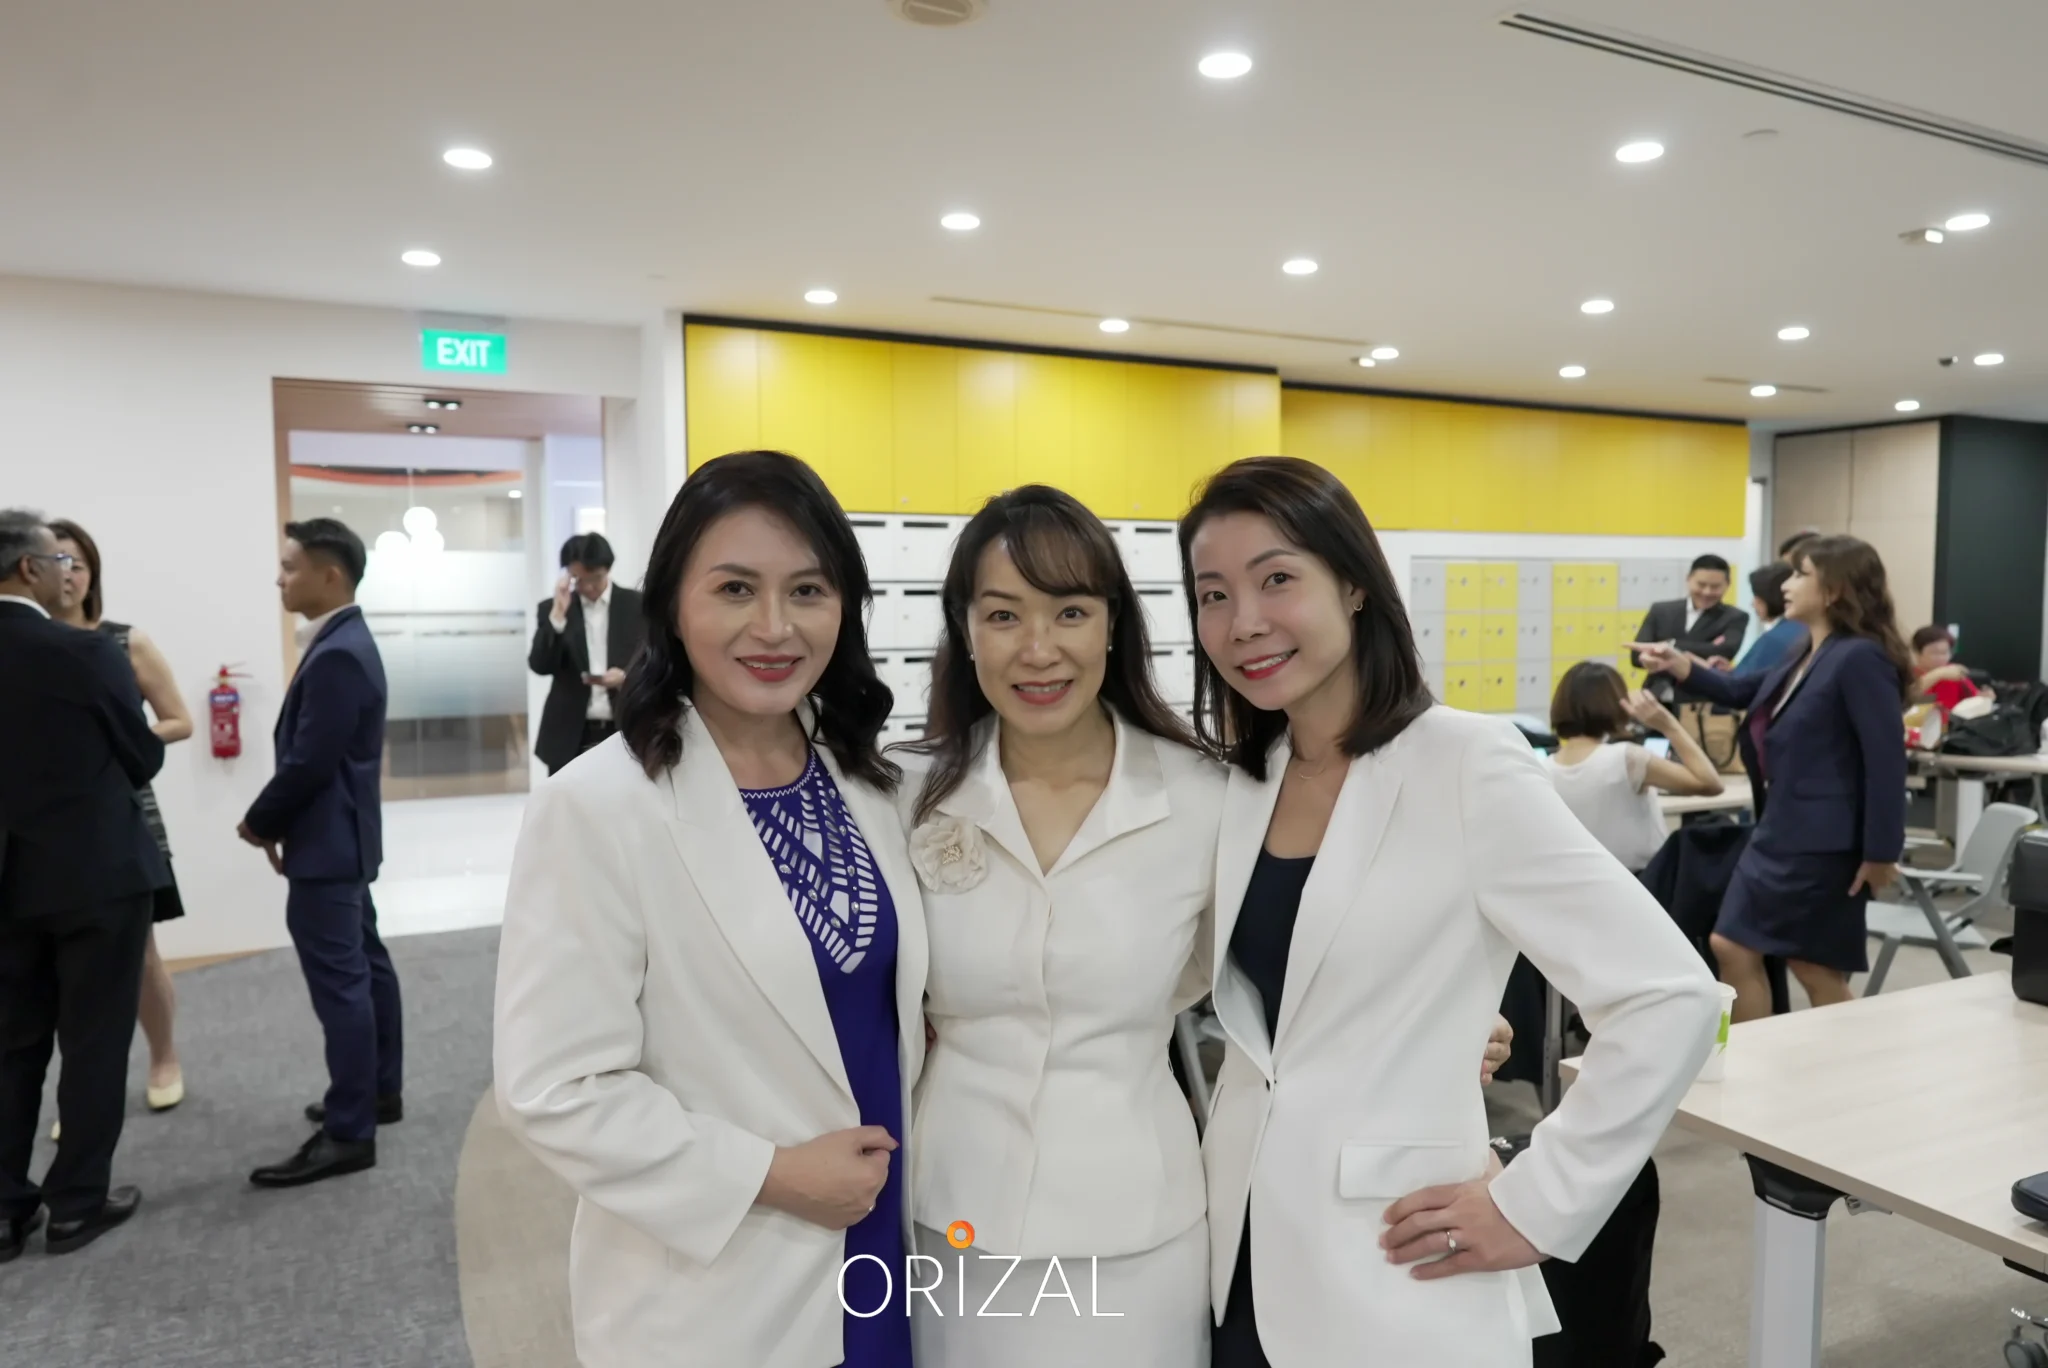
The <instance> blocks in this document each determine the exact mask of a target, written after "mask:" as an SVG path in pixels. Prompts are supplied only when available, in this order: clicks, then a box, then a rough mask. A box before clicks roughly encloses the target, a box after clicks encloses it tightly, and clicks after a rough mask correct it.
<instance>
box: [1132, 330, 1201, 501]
mask: <svg viewBox="0 0 2048 1368" xmlns="http://www.w3.org/2000/svg"><path fill="white" fill-rule="evenodd" d="M1181 374H1182V373H1181V372H1180V371H1178V370H1176V369H1174V368H1173V367H1171V366H1146V365H1138V364H1135V363H1133V364H1129V365H1126V366H1125V367H1124V403H1125V405H1126V412H1127V415H1128V418H1127V422H1126V426H1125V428H1124V461H1125V464H1126V466H1127V468H1128V471H1129V475H1128V478H1129V481H1130V483H1129V487H1128V488H1127V489H1126V491H1125V492H1126V494H1127V495H1128V496H1129V497H1128V500H1127V502H1126V504H1125V506H1124V509H1123V511H1122V512H1121V513H1119V514H1118V515H1117V516H1118V517H1123V518H1177V517H1179V516H1180V515H1181V514H1182V513H1185V512H1186V511H1187V491H1186V490H1185V489H1184V488H1183V487H1182V481H1181V478H1180V472H1181V460H1182V458H1183V456H1184V454H1185V451H1186V444H1185V442H1184V441H1183V439H1182V436H1181V425H1182V422H1183V420H1184V419H1185V417H1186V416H1187V413H1186V408H1185V402H1186V395H1185V393H1184V391H1183V389H1182V386H1181V383H1180V377H1181Z"/></svg>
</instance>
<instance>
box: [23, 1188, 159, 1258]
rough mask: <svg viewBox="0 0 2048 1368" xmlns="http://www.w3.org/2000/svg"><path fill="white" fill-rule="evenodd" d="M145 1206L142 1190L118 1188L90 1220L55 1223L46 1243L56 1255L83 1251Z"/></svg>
mask: <svg viewBox="0 0 2048 1368" xmlns="http://www.w3.org/2000/svg"><path fill="white" fill-rule="evenodd" d="M141 1205H142V1189H141V1188H133V1187H117V1188H115V1189H114V1190H113V1191H112V1192H109V1193H108V1194H107V1200H106V1202H105V1203H104V1204H103V1205H102V1206H101V1207H100V1209H99V1210H98V1211H95V1212H94V1213H93V1214H92V1215H90V1216H81V1217H80V1218H79V1219H77V1220H75V1221H52V1222H50V1233H49V1236H48V1238H47V1240H46V1244H47V1246H48V1248H49V1251H50V1252H51V1253H52V1254H69V1253H71V1252H72V1251H73V1250H75V1249H83V1248H85V1247H86V1246H87V1245H89V1244H91V1243H92V1242H93V1241H94V1240H97V1239H98V1238H99V1237H100V1236H102V1235H104V1234H106V1233H107V1232H108V1231H110V1230H112V1229H113V1228H114V1227H115V1226H117V1225H120V1224H121V1223H122V1222H123V1221H125V1220H127V1219H128V1218H129V1217H130V1216H133V1215H134V1214H135V1208H137V1207H139V1206H141Z"/></svg>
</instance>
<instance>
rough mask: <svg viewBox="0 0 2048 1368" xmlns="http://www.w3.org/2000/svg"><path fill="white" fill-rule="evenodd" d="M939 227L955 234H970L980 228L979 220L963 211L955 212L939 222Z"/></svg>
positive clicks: (977, 217) (974, 215)
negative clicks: (948, 229)
mask: <svg viewBox="0 0 2048 1368" xmlns="http://www.w3.org/2000/svg"><path fill="white" fill-rule="evenodd" d="M939 227H941V228H950V229H952V230H953V231H954V232H956V233H971V232H973V231H974V230H975V229H977V228H979V227H981V218H980V216H979V215H976V214H970V213H968V212H967V211H966V210H964V209H960V210H955V211H954V212H953V213H950V214H948V215H946V216H945V217H944V218H942V219H940V220H939Z"/></svg>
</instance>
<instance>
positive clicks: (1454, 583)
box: [1444, 561, 1486, 613]
mask: <svg viewBox="0 0 2048 1368" xmlns="http://www.w3.org/2000/svg"><path fill="white" fill-rule="evenodd" d="M1485 606H1486V567H1485V566H1484V565H1482V564H1480V562H1478V561H1452V562H1451V563H1450V564H1449V565H1446V566H1445V567H1444V607H1445V608H1446V609H1448V610H1449V611H1450V612H1453V613H1456V612H1460V611H1465V612H1477V611H1479V609H1481V608H1483V607H1485Z"/></svg>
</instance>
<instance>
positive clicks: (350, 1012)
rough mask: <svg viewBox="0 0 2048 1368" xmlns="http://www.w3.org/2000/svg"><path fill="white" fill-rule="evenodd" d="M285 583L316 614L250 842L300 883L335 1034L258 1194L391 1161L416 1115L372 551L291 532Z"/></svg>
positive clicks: (295, 922)
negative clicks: (392, 1144)
mask: <svg viewBox="0 0 2048 1368" xmlns="http://www.w3.org/2000/svg"><path fill="white" fill-rule="evenodd" d="M284 531H285V543H284V554H283V556H282V557H281V558H280V564H281V566H282V570H281V572H280V573H279V575H278V577H277V587H278V591H279V593H280V594H281V595H282V597H283V599H284V606H285V611H287V612H291V613H297V614H299V615H300V616H302V617H304V618H305V619H306V625H305V626H303V627H301V628H300V629H299V643H300V646H301V648H302V649H303V650H304V652H305V654H304V655H303V656H302V657H300V660H299V668H298V672H297V673H296V674H295V675H293V676H292V684H291V688H290V689H289V690H288V691H287V692H286V694H285V698H284V711H283V713H282V714H281V715H280V716H279V717H278V720H277V732H276V742H277V772H276V774H275V775H274V776H273V777H272V779H271V781H270V782H269V783H268V784H267V785H265V786H264V789H263V792H262V793H260V794H258V795H257V797H256V801H255V803H254V804H252V805H251V806H250V808H249V815H248V816H247V817H245V818H244V819H243V820H242V825H241V827H240V828H239V831H238V834H239V835H240V836H241V837H242V839H243V840H245V841H247V842H249V843H250V844H251V845H254V846H259V847H261V848H262V849H263V850H264V851H265V852H266V853H267V854H268V855H269V856H270V863H271V865H272V867H273V868H275V869H276V870H277V871H278V872H279V873H280V874H282V875H284V876H285V878H286V879H287V880H289V881H290V889H291V891H290V892H289V893H288V894H287V895H286V898H285V925H286V927H287V928H288V929H289V930H290V932H291V937H292V945H293V947H294V948H296V949H297V950H298V952H299V966H300V968H301V969H303V970H304V971H305V975H306V987H307V988H308V989H309V990H310V991H311V994H312V998H313V1012H314V1014H315V1015H316V1016H318V1017H319V1018H320V1029H321V1031H322V1032H323V1033H324V1034H325V1036H326V1039H327V1075H328V1088H327V1097H326V1099H325V1101H324V1102H321V1103H315V1104H314V1105H313V1106H310V1107H308V1108H307V1109H306V1117H307V1119H308V1120H311V1121H316V1122H319V1123H320V1129H319V1130H317V1131H315V1132H314V1133H313V1136H312V1138H311V1139H309V1140H308V1141H306V1143H305V1144H304V1145H303V1146H302V1147H301V1148H300V1149H299V1151H298V1153H297V1154H295V1155H293V1156H292V1157H291V1158H289V1159H287V1160H285V1161H283V1162H282V1163H279V1164H272V1165H269V1166H266V1167H264V1168H259V1169H257V1170H256V1171H255V1172H254V1173H252V1174H250V1175H249V1181H250V1182H252V1183H254V1184H256V1185H257V1186H258V1187H296V1186H298V1185H299V1184H302V1183H314V1182H318V1181H319V1180H321V1179H322V1178H333V1177H336V1176H338V1175H340V1174H344V1173H355V1172H357V1171H359V1170H362V1169H366V1168H371V1167H374V1166H375V1165H376V1162H377V1127H378V1126H379V1125H387V1126H388V1125H391V1124H392V1123H394V1122H396V1121H397V1120H398V1119H399V1118H400V1116H401V1115H402V1114H403V1111H402V1105H401V1102H400V1089H401V1088H402V1086H403V1083H404V1071H403V1067H402V1059H401V1046H402V1034H401V1027H400V1017H399V997H398V974H397V972H396V971H394V970H393V969H392V967H391V956H390V955H389V954H388V953H386V951H385V949H384V942H383V941H382V940H381V939H379V938H378V935H377V907H376V904H375V903H373V902H372V901H371V899H370V882H371V880H373V879H375V878H376V877H377V866H378V864H379V863H380V862H381V861H382V859H383V832H384V825H383V808H382V799H381V793H380V789H379V785H380V783H381V781H382V771H383V767H384V706H385V698H386V691H385V685H384V661H383V658H382V657H381V656H379V655H378V654H377V643H376V641H375V640H374V639H373V638H372V637H371V635H370V629H369V627H368V625H367V624H365V623H364V621H363V612H362V609H360V608H358V607H356V602H355V599H356V586H357V585H359V584H360V583H362V579H363V570H364V567H365V566H366V564H367V563H368V557H367V555H366V554H365V552H364V550H363V541H362V538H360V537H358V536H357V535H356V534H355V533H353V532H351V531H349V529H348V528H347V527H345V526H343V525H342V524H341V523H339V522H336V521H335V520H334V519H332V518H313V519H309V520H308V521H306V522H295V523H287V524H285V529H284Z"/></svg>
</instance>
